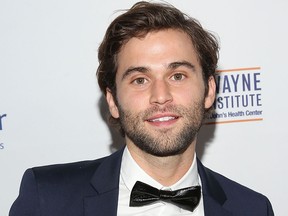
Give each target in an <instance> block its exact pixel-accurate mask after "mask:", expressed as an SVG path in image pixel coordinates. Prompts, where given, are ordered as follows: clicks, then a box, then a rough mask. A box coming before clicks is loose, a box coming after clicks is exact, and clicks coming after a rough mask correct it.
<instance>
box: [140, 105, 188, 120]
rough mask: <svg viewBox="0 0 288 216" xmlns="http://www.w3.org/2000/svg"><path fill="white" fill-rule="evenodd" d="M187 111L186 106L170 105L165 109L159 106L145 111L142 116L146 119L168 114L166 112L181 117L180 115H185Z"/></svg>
mask: <svg viewBox="0 0 288 216" xmlns="http://www.w3.org/2000/svg"><path fill="white" fill-rule="evenodd" d="M187 111H188V109H187V108H186V107H184V106H181V105H173V104H169V105H167V106H165V107H159V106H153V107H150V108H148V109H146V110H145V111H143V113H142V115H141V116H142V117H143V118H144V119H145V118H148V117H150V116H151V115H154V114H156V113H166V112H167V113H173V114H175V115H179V116H180V115H183V114H185V113H186V112H187Z"/></svg>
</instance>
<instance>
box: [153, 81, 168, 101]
mask: <svg viewBox="0 0 288 216" xmlns="http://www.w3.org/2000/svg"><path fill="white" fill-rule="evenodd" d="M172 100H173V97H172V94H171V89H170V86H169V84H168V83H167V82H165V80H157V81H154V83H153V85H152V86H151V96H150V103H151V104H154V105H164V104H167V103H170V102H171V101H172Z"/></svg>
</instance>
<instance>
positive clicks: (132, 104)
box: [117, 91, 149, 112]
mask: <svg viewBox="0 0 288 216" xmlns="http://www.w3.org/2000/svg"><path fill="white" fill-rule="evenodd" d="M117 98H118V103H119V105H120V106H121V107H122V109H124V110H128V111H131V112H137V111H138V110H144V109H145V107H147V104H148V103H149V100H147V98H148V97H147V95H146V94H143V93H139V92H131V91H126V92H125V91H119V94H117Z"/></svg>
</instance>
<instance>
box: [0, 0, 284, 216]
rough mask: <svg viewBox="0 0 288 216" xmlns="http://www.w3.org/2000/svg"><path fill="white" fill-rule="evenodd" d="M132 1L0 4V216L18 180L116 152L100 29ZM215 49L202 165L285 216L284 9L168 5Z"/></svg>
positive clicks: (0, 0) (271, 4) (185, 2)
mask: <svg viewBox="0 0 288 216" xmlns="http://www.w3.org/2000/svg"><path fill="white" fill-rule="evenodd" d="M135 2H136V1H132V0H129V1H128V0H127V1H112V0H106V1H71V0H49V1H39V0H12V1H10V0H0V26H1V30H0V164H1V165H0V215H3V216H4V215H8V211H9V208H10V206H11V204H12V202H13V201H14V200H15V198H16V197H17V195H18V190H19V184H20V181H21V178H22V175H23V172H24V171H25V170H26V169H27V168H29V167H33V166H41V165H46V164H54V163H67V162H73V161H78V160H89V159H95V158H98V157H102V156H105V155H108V154H110V153H111V152H113V151H114V150H115V149H117V148H119V146H121V145H122V144H123V141H122V139H121V138H120V137H119V135H117V133H115V131H113V130H112V129H110V128H109V127H108V126H107V124H106V123H105V122H106V112H107V107H106V104H105V101H104V99H103V97H102V96H101V93H100V91H99V89H98V86H97V84H96V77H95V71H96V68H97V64H98V63H97V49H98V45H99V43H100V41H101V40H102V38H103V35H104V31H105V30H106V27H107V26H108V24H109V23H110V22H111V20H112V19H113V18H114V17H115V16H116V15H117V14H119V13H118V12H117V10H118V9H126V8H129V7H130V6H132V4H134V3H135ZM168 2H170V3H172V4H174V5H175V6H176V7H178V8H179V9H181V10H183V11H184V12H186V13H188V14H190V15H191V16H193V17H195V18H196V19H198V20H199V21H200V22H201V23H202V25H203V26H204V28H206V29H209V30H210V31H212V32H214V33H215V35H217V37H218V38H219V40H220V44H221V51H220V63H219V70H218V74H217V78H216V81H217V83H218V89H217V92H218V96H217V99H216V103H215V108H216V111H215V113H213V115H212V116H211V117H210V118H209V119H208V120H207V122H206V124H205V125H204V126H203V128H202V131H201V133H200V135H199V136H200V137H199V142H198V147H197V154H198V156H199V157H200V158H201V159H202V161H203V162H204V164H205V165H207V166H208V167H210V168H212V169H214V170H215V171H218V172H220V173H222V174H224V175H225V176H227V177H229V178H232V179H234V180H236V181H238V182H239V183H242V184H244V185H246V186H248V187H250V188H252V189H254V190H256V191H259V192H261V193H263V194H265V195H267V196H268V197H269V199H270V200H271V202H272V205H273V207H274V211H275V214H276V215H279V216H280V215H281V216H284V215H286V214H287V212H288V207H287V204H286V201H287V196H286V194H288V186H287V182H288V173H287V168H286V166H287V164H288V157H287V156H286V154H287V152H288V147H287V138H286V135H287V125H286V123H287V122H288V118H287V113H286V112H287V109H288V106H287V105H288V102H287V92H288V85H287V78H286V77H287V68H286V63H287V50H288V43H287V38H288V29H287V20H288V9H287V8H288V3H287V1H284V0H275V1H266V0H265V1H263V0H255V1H250V0H242V1H227V0H219V1H214V0H207V1H191V0H182V1H177V0H170V1H168Z"/></svg>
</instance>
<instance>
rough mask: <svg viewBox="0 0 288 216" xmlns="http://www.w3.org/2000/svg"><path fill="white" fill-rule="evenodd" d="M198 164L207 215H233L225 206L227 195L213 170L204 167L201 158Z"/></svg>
mask: <svg viewBox="0 0 288 216" xmlns="http://www.w3.org/2000/svg"><path fill="white" fill-rule="evenodd" d="M197 166H198V172H199V175H200V178H201V182H202V192H203V201H204V212H205V216H231V215H232V213H231V212H229V211H228V210H226V209H225V208H224V207H223V206H224V203H225V202H226V200H227V197H226V195H225V192H224V191H223V189H222V187H221V185H220V184H219V182H218V181H217V180H216V179H215V177H214V175H213V172H212V171H211V170H209V169H208V168H206V167H204V166H203V164H202V163H201V162H200V161H199V160H197Z"/></svg>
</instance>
